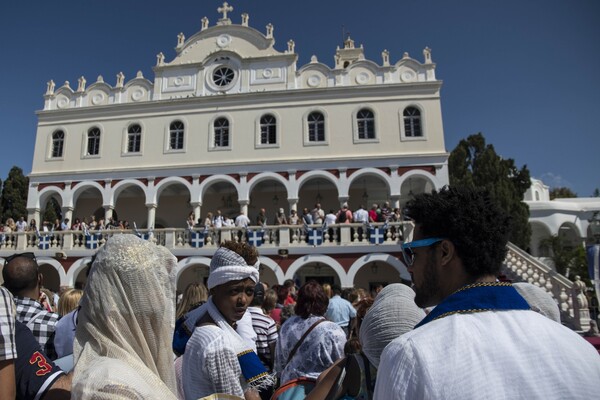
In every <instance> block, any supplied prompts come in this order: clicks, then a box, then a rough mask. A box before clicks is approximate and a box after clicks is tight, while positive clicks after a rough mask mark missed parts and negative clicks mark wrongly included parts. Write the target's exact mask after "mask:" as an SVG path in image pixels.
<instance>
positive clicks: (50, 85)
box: [46, 79, 56, 94]
mask: <svg viewBox="0 0 600 400" xmlns="http://www.w3.org/2000/svg"><path fill="white" fill-rule="evenodd" d="M55 86H56V84H55V83H54V81H53V80H52V79H51V80H50V82H48V87H47V88H46V94H54V87H55Z"/></svg>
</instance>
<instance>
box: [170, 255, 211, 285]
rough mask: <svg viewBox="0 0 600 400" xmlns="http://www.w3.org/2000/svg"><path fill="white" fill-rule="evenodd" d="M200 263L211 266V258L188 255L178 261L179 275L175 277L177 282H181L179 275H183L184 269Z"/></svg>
mask: <svg viewBox="0 0 600 400" xmlns="http://www.w3.org/2000/svg"><path fill="white" fill-rule="evenodd" d="M198 264H200V265H205V266H207V267H209V266H210V258H208V257H201V256H191V257H186V258H183V259H181V260H179V262H178V263H177V275H176V276H177V277H176V278H175V282H179V277H180V276H181V274H182V273H183V271H185V270H186V269H188V268H189V267H192V266H194V265H198Z"/></svg>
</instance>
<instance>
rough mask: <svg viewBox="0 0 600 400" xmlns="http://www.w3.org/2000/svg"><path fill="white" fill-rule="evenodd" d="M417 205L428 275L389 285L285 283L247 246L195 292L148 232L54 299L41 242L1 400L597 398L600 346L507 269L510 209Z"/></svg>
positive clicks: (465, 198)
mask: <svg viewBox="0 0 600 400" xmlns="http://www.w3.org/2000/svg"><path fill="white" fill-rule="evenodd" d="M407 214H408V216H409V217H410V218H412V219H413V220H414V222H415V231H414V236H413V240H412V241H411V242H407V243H404V244H403V257H404V262H405V264H406V265H407V266H408V270H409V272H410V273H411V276H412V278H413V286H412V288H411V287H409V286H407V285H404V284H391V285H387V286H386V287H384V288H382V287H378V288H376V289H375V290H373V292H372V293H368V292H367V291H366V290H364V289H346V290H342V289H341V288H340V287H338V286H336V285H330V284H327V283H323V284H320V283H318V282H316V281H308V282H305V283H304V284H303V285H301V286H300V287H298V285H297V283H296V282H294V281H293V280H288V281H286V282H285V283H284V284H283V285H275V286H273V287H269V286H268V285H266V284H264V283H263V282H260V281H259V272H258V271H259V268H258V267H259V264H260V263H259V258H258V252H257V249H256V248H255V247H252V246H250V245H248V244H247V243H240V242H224V243H222V244H221V246H220V247H219V248H218V249H217V250H216V252H215V254H214V256H213V257H212V259H211V263H210V272H209V276H208V280H207V281H206V284H205V285H204V284H203V283H202V282H195V283H193V284H190V285H189V286H188V287H187V288H186V289H185V291H184V292H183V293H182V294H181V295H180V296H177V294H176V290H175V278H176V276H175V275H176V265H177V259H176V257H175V256H173V255H172V254H171V253H170V252H169V251H168V250H166V249H165V248H164V247H161V246H157V245H155V244H153V243H151V242H148V241H145V240H142V239H141V238H138V237H137V236H135V235H129V234H124V235H115V236H113V237H111V238H109V239H108V240H107V242H106V244H105V245H104V246H103V248H101V249H100V250H99V251H98V252H97V254H96V255H95V257H94V260H93V261H92V263H91V266H90V268H89V276H88V280H87V284H86V286H85V288H84V290H83V292H81V291H76V290H73V289H70V290H65V291H64V292H63V293H60V295H59V296H55V295H54V294H52V293H47V292H46V291H44V290H42V289H43V276H42V275H41V274H40V273H39V268H38V265H37V262H36V259H35V256H34V255H33V254H32V253H23V254H15V255H13V256H11V257H7V258H6V259H5V263H4V268H3V271H2V275H3V278H4V287H3V288H0V327H1V333H2V335H0V340H1V342H0V398H2V399H5V398H6V399H11V398H19V399H21V398H23V399H27V398H69V397H70V396H72V397H73V398H77V399H132V398H135V399H203V398H213V399H214V398H219V397H218V396H228V397H226V398H240V399H245V400H258V399H283V398H286V399H288V398H294V399H297V398H306V399H309V400H320V399H328V400H330V399H385V400H388V399H448V398H451V399H455V398H456V399H458V398H468V399H478V398H484V397H486V398H491V399H506V398H540V399H541V398H543V399H565V398H568V399H583V398H588V397H589V396H590V391H592V392H593V388H594V387H595V384H596V383H597V382H598V380H599V379H600V355H599V354H598V353H597V352H596V351H595V349H594V348H593V347H592V346H591V345H590V344H589V343H587V342H586V341H585V340H584V339H583V338H582V337H581V336H580V335H579V334H577V333H576V332H574V331H572V330H570V329H568V328H566V327H565V326H563V325H562V324H561V323H560V312H559V310H558V307H557V304H556V302H554V301H553V299H552V298H551V296H550V295H549V294H548V293H546V292H545V291H543V290H541V289H539V288H537V287H535V286H533V285H530V284H527V283H519V284H515V285H512V284H510V283H507V282H500V281H498V280H497V279H496V277H497V276H498V275H499V272H500V267H501V263H502V260H503V259H504V257H505V254H506V242H507V238H508V232H509V226H510V225H509V224H510V218H509V216H508V215H506V214H505V213H504V212H503V211H502V210H501V209H500V208H499V207H498V205H497V204H496V203H495V202H494V201H493V199H492V198H491V197H490V195H489V194H487V193H486V192H484V191H479V190H472V189H468V190H467V189H443V190H441V191H440V192H434V193H432V194H424V195H419V196H417V197H416V198H415V199H414V200H412V201H411V202H409V204H408V207H407ZM324 217H325V216H324ZM348 217H349V215H348ZM56 297H58V298H56ZM594 328H595V327H594ZM595 333H597V328H595V331H594V330H592V329H590V332H588V334H595ZM292 395H293V396H294V397H291V396H292ZM211 396H212V397H211ZM224 398H225V397H224Z"/></svg>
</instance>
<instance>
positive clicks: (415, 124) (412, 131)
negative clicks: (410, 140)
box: [403, 107, 423, 137]
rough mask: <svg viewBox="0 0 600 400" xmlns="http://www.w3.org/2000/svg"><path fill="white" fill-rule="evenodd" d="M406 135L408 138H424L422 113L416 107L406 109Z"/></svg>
mask: <svg viewBox="0 0 600 400" xmlns="http://www.w3.org/2000/svg"><path fill="white" fill-rule="evenodd" d="M403 115H404V135H405V136H407V137H417V136H423V131H422V130H421V112H420V111H419V109H418V108H416V107H406V108H405V109H404V113H403Z"/></svg>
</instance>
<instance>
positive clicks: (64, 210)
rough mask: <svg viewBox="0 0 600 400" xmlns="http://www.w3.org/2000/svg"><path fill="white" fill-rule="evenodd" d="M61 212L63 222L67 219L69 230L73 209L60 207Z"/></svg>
mask: <svg viewBox="0 0 600 400" xmlns="http://www.w3.org/2000/svg"><path fill="white" fill-rule="evenodd" d="M61 211H62V216H63V218H62V219H63V221H64V220H65V219H67V218H68V219H69V228H70V227H71V226H70V225H71V222H73V207H62V208H61Z"/></svg>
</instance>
